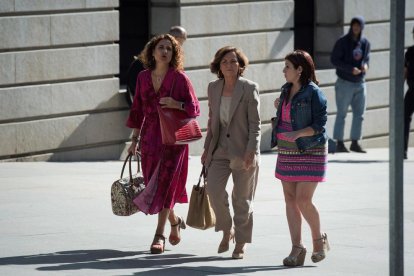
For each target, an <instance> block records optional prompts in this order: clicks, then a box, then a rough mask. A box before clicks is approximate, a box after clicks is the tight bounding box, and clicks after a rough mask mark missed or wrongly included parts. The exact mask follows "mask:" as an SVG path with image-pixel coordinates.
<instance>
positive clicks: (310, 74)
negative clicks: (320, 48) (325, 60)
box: [285, 50, 319, 85]
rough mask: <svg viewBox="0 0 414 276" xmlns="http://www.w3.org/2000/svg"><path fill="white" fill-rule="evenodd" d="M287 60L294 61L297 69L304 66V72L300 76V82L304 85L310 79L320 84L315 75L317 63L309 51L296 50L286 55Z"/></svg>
mask: <svg viewBox="0 0 414 276" xmlns="http://www.w3.org/2000/svg"><path fill="white" fill-rule="evenodd" d="M285 60H289V61H290V62H292V64H293V66H294V67H295V69H298V67H299V66H302V73H301V75H300V78H299V82H300V83H301V84H302V85H304V84H307V83H308V82H310V81H313V82H314V83H315V84H319V81H318V80H317V79H316V75H315V64H314V63H313V59H312V57H311V56H310V55H309V53H308V52H306V51H303V50H296V51H293V52H291V53H289V54H287V55H286V57H285Z"/></svg>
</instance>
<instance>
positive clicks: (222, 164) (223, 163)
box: [207, 147, 259, 243]
mask: <svg viewBox="0 0 414 276" xmlns="http://www.w3.org/2000/svg"><path fill="white" fill-rule="evenodd" d="M227 156H228V155H227V153H226V152H225V150H222V149H221V148H220V147H219V148H218V149H217V150H216V151H215V152H214V154H213V158H212V161H211V163H210V166H209V168H208V171H207V192H208V195H209V198H210V203H211V206H212V208H213V210H214V212H215V214H216V228H215V230H216V231H229V230H230V229H231V228H232V218H231V214H230V208H229V206H230V205H229V196H228V193H227V192H226V186H227V182H228V179H229V177H230V175H231V176H232V178H233V191H232V195H231V202H232V205H233V212H234V217H233V221H234V230H235V239H236V242H237V243H251V242H252V232H253V199H254V194H255V191H256V184H257V179H258V174H259V167H258V166H257V165H256V166H255V167H251V168H250V169H249V170H244V169H243V167H242V162H243V161H242V160H229V159H228V157H227Z"/></svg>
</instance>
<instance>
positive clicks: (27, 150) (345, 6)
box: [0, 0, 414, 161]
mask: <svg viewBox="0 0 414 276" xmlns="http://www.w3.org/2000/svg"><path fill="white" fill-rule="evenodd" d="M294 4H295V3H294V0H263V1H252V0H246V1H234V0H221V1H216V0H150V11H149V13H150V16H149V18H150V33H151V34H153V35H154V34H158V33H165V32H167V31H168V29H169V27H170V26H171V25H176V24H178V25H182V26H184V27H185V28H186V29H187V31H188V34H189V38H188V40H187V42H186V43H185V45H184V51H185V71H186V73H187V74H188V75H189V77H190V79H191V80H192V82H193V84H194V87H195V90H196V93H197V96H198V98H199V100H200V103H201V112H202V116H201V117H200V123H201V126H202V128H203V130H204V132H205V130H206V124H207V114H208V107H207V85H208V83H209V81H211V80H213V79H215V78H216V76H214V75H213V74H211V73H210V71H209V63H210V61H211V59H212V58H213V56H214V54H215V52H216V51H217V50H218V49H219V48H220V47H222V46H225V45H234V46H237V47H240V48H241V49H242V50H243V51H244V52H245V54H246V55H247V56H248V58H249V60H250V65H249V66H248V68H247V71H246V72H245V76H246V77H247V78H249V79H251V80H253V81H255V82H257V83H259V85H260V93H261V117H262V143H261V150H262V151H268V150H270V146H269V141H270V118H271V117H272V116H274V113H275V110H274V107H273V100H274V99H275V98H276V97H278V96H279V93H280V87H281V85H282V84H283V83H284V82H285V80H284V77H283V73H282V69H283V66H284V60H283V59H284V56H285V55H286V54H287V53H288V52H290V51H292V50H293V48H294V6H295V5H294ZM315 5H316V9H315V10H316V22H315V62H316V63H317V65H318V68H319V69H318V71H317V76H318V78H319V80H320V83H321V87H322V89H323V91H324V92H325V94H326V96H327V98H328V112H329V118H328V124H327V128H328V134H329V135H332V129H333V123H334V120H335V113H336V106H335V94H334V87H333V85H334V82H335V80H336V76H335V72H334V70H333V69H332V66H331V65H330V62H329V54H330V51H331V49H332V47H333V43H334V42H335V41H336V39H337V38H338V37H339V36H340V35H341V34H343V33H344V32H347V31H348V28H349V22H350V20H351V18H352V16H354V15H363V16H364V17H365V19H366V21H367V24H366V28H365V31H364V34H365V35H366V36H367V37H368V39H369V40H370V41H371V44H372V55H371V64H370V67H371V68H370V71H369V73H368V75H367V80H368V83H367V86H368V110H367V113H366V118H365V121H364V124H363V126H364V131H363V134H364V140H363V145H364V146H365V147H379V146H381V147H382V146H388V105H389V19H390V15H389V6H390V0H365V1H356V0H347V1H345V0H315ZM118 6H119V3H118V1H117V0H71V1H66V0H2V1H1V3H0V37H2V39H1V40H0V141H1V142H0V143H1V147H0V160H65V161H69V160H99V159H100V160H105V159H118V158H120V156H121V154H122V152H125V148H126V146H127V144H125V142H126V141H128V139H129V136H130V130H129V129H128V128H126V127H125V120H126V117H127V114H128V107H127V104H126V102H125V99H124V96H123V95H122V94H121V93H119V90H120V88H119V80H118V78H117V74H119V46H118V44H116V41H118V40H119V18H118V17H119V13H118V11H117V7H118ZM373 7H375V9H374V8H373ZM413 26H414V0H407V1H406V37H405V45H406V47H408V46H409V45H412V44H413V43H414V41H413V38H412V35H411V30H412V27H413ZM350 123H351V114H349V116H348V118H347V124H346V129H345V133H346V137H348V135H349V129H350ZM401 123H402V119H401ZM202 144H203V141H200V142H198V143H195V144H193V145H191V147H190V152H191V154H193V155H198V154H200V153H201V152H202ZM411 145H414V138H412V139H411Z"/></svg>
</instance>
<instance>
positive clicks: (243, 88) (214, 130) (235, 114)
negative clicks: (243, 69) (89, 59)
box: [204, 77, 260, 168]
mask: <svg viewBox="0 0 414 276" xmlns="http://www.w3.org/2000/svg"><path fill="white" fill-rule="evenodd" d="M223 86H224V79H218V80H215V81H212V82H210V83H209V85H208V106H209V114H208V118H209V119H208V124H207V136H206V139H205V142H204V150H205V151H206V152H207V156H206V161H205V166H206V167H207V168H208V167H209V165H210V163H211V159H212V155H213V153H214V150H215V149H216V148H217V146H218V141H219V138H220V133H219V132H220V102H221V96H222V91H223ZM226 137H227V139H228V140H227V143H228V154H229V159H230V160H233V159H243V157H244V155H245V153H246V152H248V151H252V152H255V153H256V154H257V155H258V154H259V151H260V98H259V86H258V84H257V83H254V82H252V81H250V80H247V79H245V78H242V77H239V79H238V80H237V83H236V85H235V87H234V92H233V96H232V100H231V104H230V111H229V124H228V126H227V129H226ZM256 160H258V158H256Z"/></svg>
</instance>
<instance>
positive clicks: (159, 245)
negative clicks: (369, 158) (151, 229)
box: [150, 234, 165, 254]
mask: <svg viewBox="0 0 414 276" xmlns="http://www.w3.org/2000/svg"><path fill="white" fill-rule="evenodd" d="M164 250H165V237H164V235H161V234H155V236H154V240H153V241H152V244H151V248H150V251H151V254H161V253H164Z"/></svg>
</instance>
